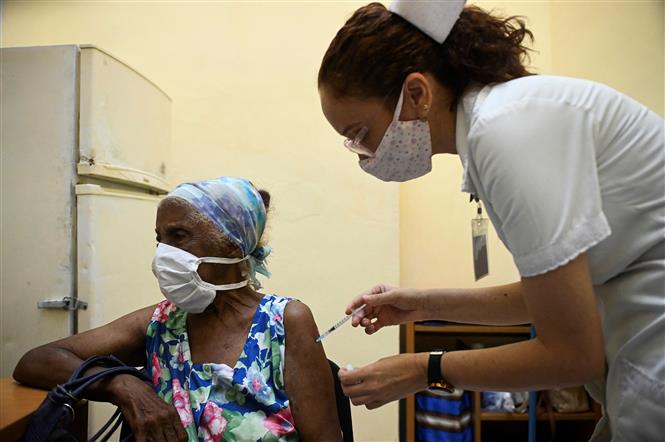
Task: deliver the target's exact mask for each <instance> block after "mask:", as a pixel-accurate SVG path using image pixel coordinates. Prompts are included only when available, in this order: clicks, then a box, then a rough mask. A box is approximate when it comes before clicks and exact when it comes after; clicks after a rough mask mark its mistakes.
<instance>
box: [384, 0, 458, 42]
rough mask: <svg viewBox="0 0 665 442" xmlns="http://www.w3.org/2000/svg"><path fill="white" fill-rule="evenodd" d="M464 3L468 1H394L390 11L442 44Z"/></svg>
mask: <svg viewBox="0 0 665 442" xmlns="http://www.w3.org/2000/svg"><path fill="white" fill-rule="evenodd" d="M464 3H466V0H393V2H392V3H391V4H390V7H389V8H388V9H390V11H392V12H394V13H395V14H397V15H399V16H401V17H402V18H403V19H405V20H406V21H408V22H409V23H411V24H412V25H414V26H415V27H416V28H418V29H420V30H421V31H423V32H424V33H425V34H427V35H429V36H430V37H432V38H433V39H434V40H436V42H437V43H439V44H440V43H443V41H444V40H445V39H446V37H448V34H450V30H451V29H452V28H453V25H454V24H455V22H456V21H457V19H458V18H459V15H460V13H461V12H462V9H464Z"/></svg>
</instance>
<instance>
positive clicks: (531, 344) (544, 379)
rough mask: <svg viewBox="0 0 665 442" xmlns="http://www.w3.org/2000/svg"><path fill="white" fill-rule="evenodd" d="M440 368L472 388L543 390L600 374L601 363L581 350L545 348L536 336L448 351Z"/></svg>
mask: <svg viewBox="0 0 665 442" xmlns="http://www.w3.org/2000/svg"><path fill="white" fill-rule="evenodd" d="M441 368H442V373H443V375H444V377H445V378H446V380H448V381H449V382H450V383H452V384H453V385H455V386H456V387H457V388H462V389H465V390H473V391H482V390H494V391H526V390H545V389H548V388H555V387H564V386H574V385H580V384H584V383H586V382H589V381H592V380H594V379H597V378H598V377H600V376H602V364H601V365H599V364H595V363H594V361H593V360H592V359H590V358H588V357H586V356H585V355H584V354H582V352H576V351H563V350H561V349H559V350H552V349H548V348H547V347H546V346H545V345H543V343H542V342H541V341H540V340H539V339H538V338H535V339H531V340H528V341H522V342H517V343H514V344H508V345H503V346H499V347H493V348H488V349H480V350H465V351H455V352H449V353H446V354H445V355H444V357H443V358H442V361H441Z"/></svg>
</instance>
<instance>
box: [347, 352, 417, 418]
mask: <svg viewBox="0 0 665 442" xmlns="http://www.w3.org/2000/svg"><path fill="white" fill-rule="evenodd" d="M428 358H429V354H428V353H404V354H399V355H395V356H389V357H387V358H382V359H379V360H378V361H376V362H374V363H372V364H369V365H366V366H364V367H361V368H354V369H352V370H349V369H345V368H341V369H340V370H339V380H340V382H341V383H342V390H343V391H344V394H345V395H347V396H348V397H349V399H351V403H352V404H353V405H364V406H365V407H367V408H368V409H370V410H372V409H374V408H378V407H380V406H382V405H385V404H387V403H388V402H392V401H395V400H398V399H402V398H405V397H406V396H408V395H410V394H413V393H416V392H418V391H422V390H424V389H426V388H427V362H428Z"/></svg>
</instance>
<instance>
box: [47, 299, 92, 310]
mask: <svg viewBox="0 0 665 442" xmlns="http://www.w3.org/2000/svg"><path fill="white" fill-rule="evenodd" d="M37 308H40V309H61V310H87V309H88V303H87V302H85V301H81V300H80V299H78V298H73V297H71V296H65V297H63V298H62V299H44V300H42V301H39V302H37Z"/></svg>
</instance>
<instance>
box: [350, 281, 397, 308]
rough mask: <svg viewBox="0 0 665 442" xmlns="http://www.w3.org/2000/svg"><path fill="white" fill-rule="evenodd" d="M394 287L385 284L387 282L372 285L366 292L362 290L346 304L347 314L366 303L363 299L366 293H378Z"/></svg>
mask: <svg viewBox="0 0 665 442" xmlns="http://www.w3.org/2000/svg"><path fill="white" fill-rule="evenodd" d="M392 288H393V287H391V286H388V285H385V284H377V285H375V286H374V287H372V288H370V289H368V290H365V291H364V292H362V293H361V294H359V295H358V296H356V297H354V298H353V299H352V300H351V302H349V303H348V305H347V306H346V314H347V315H350V314H351V312H353V311H354V310H355V309H357V308H358V307H360V306H362V305H363V304H365V302H364V301H363V297H365V296H366V295H377V294H379V293H383V292H386V291H388V290H391V289H392ZM366 309H367V308H365V310H366Z"/></svg>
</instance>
